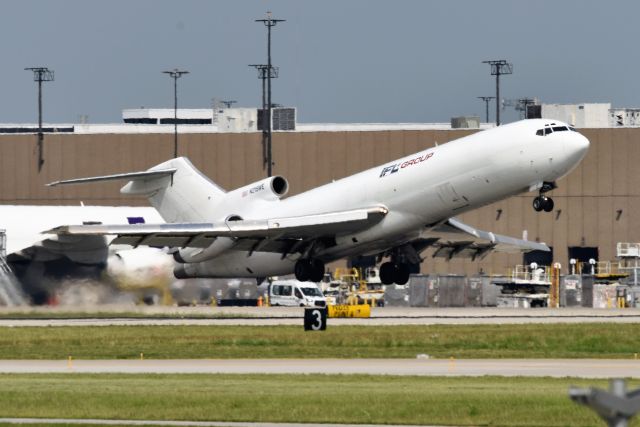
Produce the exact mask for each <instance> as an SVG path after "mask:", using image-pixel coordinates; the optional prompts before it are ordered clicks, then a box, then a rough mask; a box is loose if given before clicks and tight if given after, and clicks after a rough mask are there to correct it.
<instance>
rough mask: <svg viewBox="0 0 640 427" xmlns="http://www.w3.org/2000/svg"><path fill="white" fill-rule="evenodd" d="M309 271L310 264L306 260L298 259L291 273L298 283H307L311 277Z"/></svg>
mask: <svg viewBox="0 0 640 427" xmlns="http://www.w3.org/2000/svg"><path fill="white" fill-rule="evenodd" d="M311 271H312V270H311V263H310V262H309V260H307V259H299V260H298V261H296V265H295V266H294V267H293V273H294V274H295V275H296V280H298V281H300V282H306V281H308V280H309V278H310V276H311Z"/></svg>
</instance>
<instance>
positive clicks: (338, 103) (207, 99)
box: [0, 0, 640, 123]
mask: <svg viewBox="0 0 640 427" xmlns="http://www.w3.org/2000/svg"><path fill="white" fill-rule="evenodd" d="M1 4H2V6H3V13H2V14H0V40H2V41H1V42H0V54H1V57H2V59H3V66H2V75H3V78H2V79H0V94H1V97H0V115H1V116H0V122H4V123H7V122H14V123H15V122H20V123H24V122H35V121H36V99H37V98H36V96H37V92H36V84H35V83H34V82H33V80H32V76H31V75H30V74H29V73H28V72H27V71H24V68H25V67H32V66H47V67H49V68H51V69H53V70H54V71H55V73H56V80H55V81H54V82H51V83H46V84H45V92H44V100H45V121H48V122H67V123H68V122H75V121H77V120H78V117H79V115H88V116H89V122H91V123H105V122H119V121H121V110H122V109H123V108H135V107H141V106H145V107H171V106H172V103H173V98H172V96H173V95H172V86H171V82H170V79H169V78H168V77H167V76H166V75H164V74H162V73H161V71H162V70H166V69H171V68H174V67H180V68H185V69H187V70H189V71H190V72H191V74H189V75H187V76H185V77H183V78H182V79H181V80H180V81H179V97H180V105H181V106H184V107H190V108H206V107H209V106H210V105H211V99H212V98H214V97H215V98H218V99H234V100H237V101H238V105H240V106H246V107H250V106H257V105H259V104H260V81H259V80H258V79H257V75H256V72H255V70H253V69H250V68H249V67H248V66H247V65H248V64H251V63H263V62H266V29H265V28H264V26H263V25H262V24H258V23H255V22H254V19H258V18H262V17H263V16H264V14H265V12H266V11H267V10H271V11H272V12H273V16H274V17H276V18H281V19H286V20H287V22H284V23H281V24H279V25H278V26H277V27H276V28H274V30H273V61H274V65H277V66H279V67H280V78H279V79H278V80H276V81H274V98H273V100H274V102H276V103H280V104H285V105H292V106H296V107H298V121H300V122H447V121H449V119H450V118H451V117H452V116H459V115H470V114H478V115H481V116H483V115H484V107H483V104H482V103H481V101H479V100H478V99H476V97H477V96H482V95H494V91H495V88H494V79H493V78H492V77H491V76H489V69H488V66H487V65H486V64H482V61H483V60H487V59H506V60H509V61H510V62H512V63H513V65H514V74H513V75H510V76H505V77H504V78H503V79H502V81H503V85H502V95H503V96H504V97H505V98H519V97H538V98H540V99H541V100H542V101H543V102H557V103H573V102H611V103H612V104H613V105H614V106H619V107H638V106H640V102H639V101H638V96H639V94H640V93H639V92H640V91H639V88H640V84H639V83H638V74H639V69H640V66H639V65H640V64H639V62H640V56H639V55H638V44H639V43H638V42H639V39H640V35H639V34H638V32H637V19H638V16H640V2H638V1H632V0H628V1H607V2H604V1H591V0H562V1H559V0H554V1H551V0H538V1H520V0H488V1H477V0H476V1H472V0H467V1H463V0H439V1H436V0H431V1H429V0H425V1H411V0H398V1H379V0H349V1H347V0H341V1H338V0H324V1H316V2H312V1H303V0H278V1H266V0H246V1H239V0H228V1H222V0H221V1H213V0H210V1H204V0H199V1H195V0H182V1H167V0H126V1H125V0H110V1H95V0H59V1H44V0H41V1H36V0H3V1H2V3H1ZM492 110H493V109H492ZM504 114H505V115H504V118H505V119H506V121H509V120H515V119H516V118H517V115H516V114H515V112H513V110H505V113H504ZM493 116H494V113H493V112H492V113H491V118H492V120H493Z"/></svg>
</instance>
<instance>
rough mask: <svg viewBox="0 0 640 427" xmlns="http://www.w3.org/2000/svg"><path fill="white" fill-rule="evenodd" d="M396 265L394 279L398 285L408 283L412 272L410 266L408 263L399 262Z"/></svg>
mask: <svg viewBox="0 0 640 427" xmlns="http://www.w3.org/2000/svg"><path fill="white" fill-rule="evenodd" d="M395 267H396V268H395V271H394V275H393V281H394V282H396V283H397V284H398V285H406V284H407V282H408V281H409V274H411V271H410V270H409V266H408V265H407V264H398V265H396V266H395Z"/></svg>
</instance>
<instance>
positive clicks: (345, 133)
mask: <svg viewBox="0 0 640 427" xmlns="http://www.w3.org/2000/svg"><path fill="white" fill-rule="evenodd" d="M238 110H245V109H238ZM202 111H203V113H202V114H205V115H206V114H208V113H206V112H205V111H206V110H202ZM254 111H255V110H254ZM171 112H173V110H171ZM232 113H233V112H226V113H225V114H224V115H221V116H220V117H222V119H223V120H226V121H227V122H231V123H234V125H233V126H231V125H225V126H222V125H221V126H218V125H217V124H216V123H215V119H216V118H215V117H214V119H213V121H212V122H204V123H203V122H202V118H201V117H199V116H198V115H197V114H196V115H193V116H190V117H189V119H190V120H192V121H191V124H184V125H183V124H181V125H180V126H179V143H178V155H179V156H186V157H188V158H189V159H190V160H191V161H192V162H193V164H194V165H195V166H196V167H197V168H199V169H200V170H201V171H202V172H203V173H204V174H206V175H207V176H208V177H210V178H211V179H212V180H213V181H215V182H216V183H217V184H219V185H220V186H222V187H223V188H225V189H226V190H231V189H235V188H238V187H241V186H243V185H246V184H248V183H251V182H255V181H258V180H259V179H261V178H264V177H265V176H266V170H265V169H264V168H263V149H262V141H261V140H262V134H261V132H260V131H259V129H258V125H259V124H258V123H257V122H258V121H259V117H256V115H255V114H253V113H251V112H249V111H239V112H237V116H238V117H239V118H231V119H230V118H229V117H232V116H233V114H232ZM127 114H128V116H127V117H128V118H129V119H132V118H133V120H135V116H136V114H135V111H133V112H132V111H129V113H127ZM160 114H161V113H160ZM287 114H290V113H287ZM293 114H294V120H295V112H294V113H293ZM138 115H139V114H138ZM258 116H259V115H258ZM145 117H146V121H143V122H135V121H129V123H123V124H115V125H88V124H80V125H56V126H52V125H46V126H45V127H46V129H45V131H46V134H45V136H44V144H43V145H44V151H43V158H44V164H43V165H42V168H41V169H40V170H39V167H38V144H37V136H36V135H35V134H34V131H35V130H34V127H33V125H30V126H19V125H4V126H2V127H1V128H0V162H2V168H1V172H0V174H1V180H0V200H1V202H2V203H3V204H21V205H26V204H38V205H42V204H65V205H76V204H79V203H84V204H85V205H146V200H144V199H141V198H132V197H128V196H123V195H120V193H119V189H120V187H121V185H122V183H120V182H106V183H96V184H90V185H81V186H80V185H79V186H62V187H55V188H51V187H47V186H46V185H45V184H47V183H49V182H52V181H56V180H60V179H67V178H75V177H85V176H96V175H108V174H113V173H120V172H130V171H138V170H144V169H147V168H149V167H151V166H153V165H155V164H158V163H161V162H163V161H165V160H167V159H168V158H170V157H171V156H172V155H173V150H174V134H173V124H172V123H170V122H167V121H166V120H165V121H164V122H163V121H161V120H160V119H157V120H156V121H155V123H154V122H153V117H151V116H150V115H149V114H147V115H146V116H145ZM179 117H180V116H179ZM220 117H218V120H221V118H220ZM283 117H285V116H284V115H283ZM287 117H288V116H287ZM240 122H242V123H244V124H242V125H238V123H240ZM283 123H284V121H283ZM289 126H290V125H289ZM486 126H487V125H484V124H483V125H481V127H480V130H478V129H454V128H452V127H451V125H450V124H353V125H347V124H343V125H327V124H318V125H302V124H298V125H294V129H295V130H280V131H276V132H274V134H273V158H274V162H275V165H274V169H273V170H274V174H278V175H282V176H284V177H286V178H287V179H288V180H289V184H290V193H289V194H296V193H299V192H302V191H305V190H308V189H311V188H313V187H315V186H318V185H322V184H325V183H328V182H330V181H332V180H336V179H340V178H342V177H345V176H348V175H350V174H353V173H356V172H359V171H362V170H365V169H368V168H371V167H374V166H378V165H381V164H383V163H385V162H389V161H391V160H394V159H396V158H399V157H402V156H405V155H409V154H411V153H413V152H417V151H420V150H423V149H426V148H428V147H431V146H434V145H436V144H444V143H446V142H448V141H451V140H453V139H457V138H460V137H463V136H465V135H468V134H470V133H472V132H478V131H481V129H482V128H483V127H486ZM579 131H580V132H581V133H582V134H583V135H585V136H586V137H587V138H588V139H589V140H590V141H591V147H590V150H589V153H588V155H587V157H586V158H585V159H584V161H583V162H582V163H581V165H580V166H578V168H577V169H576V170H574V171H573V172H572V173H571V174H570V175H569V176H568V177H566V178H564V179H562V180H561V181H559V182H558V185H559V188H557V189H555V190H554V191H553V192H551V193H550V195H551V196H552V197H553V199H554V200H555V207H554V210H553V211H552V212H550V213H545V212H540V213H539V212H535V211H534V210H533V208H532V200H533V198H534V197H535V194H534V193H529V194H523V195H519V196H516V197H512V198H510V199H507V200H504V201H501V202H498V203H495V204H491V205H489V206H485V207H483V208H481V209H478V210H475V211H472V212H469V213H466V214H463V215H462V216H461V217H460V219H461V220H462V221H464V222H466V223H468V224H470V225H472V226H475V227H478V228H480V229H483V230H487V231H492V232H495V233H500V234H505V235H509V236H513V237H519V238H521V237H522V236H523V235H525V236H526V237H527V238H528V239H529V240H535V241H540V242H545V243H547V244H548V245H549V246H550V247H552V249H553V252H552V255H549V256H547V255H545V254H532V255H531V256H530V257H528V259H527V260H526V261H531V260H536V261H538V263H545V264H546V263H550V262H558V263H560V264H561V265H562V271H563V272H567V271H568V267H569V259H570V258H576V259H578V260H583V261H587V260H588V259H589V258H594V259H596V260H602V261H604V260H614V259H615V255H616V244H617V243H618V242H640V215H639V212H640V174H639V173H637V171H636V167H637V165H639V164H640V143H639V141H640V128H634V127H624V126H618V127H600V128H582V129H579ZM416 185H419V183H417V184H416ZM318 203H320V204H321V203H322V200H319V201H318ZM423 255H425V256H426V259H425V261H424V262H423V264H422V268H421V269H422V271H423V272H428V273H439V274H443V273H456V274H469V275H472V274H476V273H478V272H479V271H483V272H485V273H493V274H505V273H506V272H507V271H508V270H509V269H510V268H513V266H515V265H517V264H522V263H523V257H522V256H520V255H506V254H496V253H492V254H490V255H489V256H487V257H486V258H484V259H483V260H476V261H472V260H469V259H459V258H453V259H452V260H450V261H449V260H446V259H443V258H433V257H432V255H433V250H427V251H426V252H425V253H424V254H423Z"/></svg>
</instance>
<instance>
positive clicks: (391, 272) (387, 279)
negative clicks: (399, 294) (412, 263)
mask: <svg viewBox="0 0 640 427" xmlns="http://www.w3.org/2000/svg"><path fill="white" fill-rule="evenodd" d="M395 273H396V267H395V265H393V263H391V262H385V263H384V264H382V265H381V266H380V281H381V282H382V284H383V285H391V284H393V281H394V279H395Z"/></svg>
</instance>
